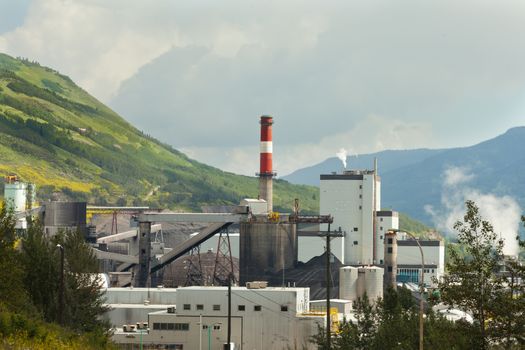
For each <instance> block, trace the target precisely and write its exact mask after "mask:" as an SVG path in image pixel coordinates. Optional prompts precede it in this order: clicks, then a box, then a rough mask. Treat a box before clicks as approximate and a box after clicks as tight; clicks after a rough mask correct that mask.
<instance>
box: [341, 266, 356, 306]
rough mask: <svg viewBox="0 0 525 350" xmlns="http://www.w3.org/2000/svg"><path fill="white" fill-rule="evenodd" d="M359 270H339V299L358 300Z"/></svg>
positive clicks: (353, 268)
mask: <svg viewBox="0 0 525 350" xmlns="http://www.w3.org/2000/svg"><path fill="white" fill-rule="evenodd" d="M357 277H358V268H357V267H353V266H343V267H341V268H340V269H339V298H340V299H346V300H356V299H357Z"/></svg>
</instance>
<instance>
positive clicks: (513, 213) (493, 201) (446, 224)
mask: <svg viewBox="0 0 525 350" xmlns="http://www.w3.org/2000/svg"><path fill="white" fill-rule="evenodd" d="M443 178H444V181H443V187H442V194H441V204H442V208H433V207H432V206H426V207H425V210H426V212H427V213H428V214H430V215H431V216H432V218H433V221H434V223H435V225H436V227H437V228H438V229H439V230H441V231H444V232H447V233H448V234H452V235H455V234H456V232H455V230H454V224H455V223H456V222H457V221H460V220H462V219H463V216H464V215H465V201H467V200H472V201H474V202H475V203H476V205H477V206H478V208H479V212H480V215H481V216H482V217H483V219H484V220H487V221H489V222H490V223H491V224H492V225H493V227H494V232H496V233H497V234H499V235H500V237H501V238H503V240H504V248H503V253H504V254H506V255H516V254H517V253H518V251H519V248H518V242H517V240H516V236H517V235H518V230H519V226H520V224H521V221H520V219H521V212H522V211H521V208H520V206H519V204H518V203H517V201H516V200H515V199H514V198H512V197H510V196H496V195H494V194H491V193H482V192H481V191H479V190H477V189H475V188H472V187H470V186H469V185H468V182H469V181H470V180H471V179H473V178H474V176H473V174H469V173H468V172H467V170H466V169H464V168H458V167H451V168H449V169H447V170H445V173H444V176H443Z"/></svg>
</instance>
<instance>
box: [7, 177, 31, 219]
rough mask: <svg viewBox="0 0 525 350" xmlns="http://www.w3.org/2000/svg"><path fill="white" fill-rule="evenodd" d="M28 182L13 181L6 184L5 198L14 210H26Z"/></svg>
mask: <svg viewBox="0 0 525 350" xmlns="http://www.w3.org/2000/svg"><path fill="white" fill-rule="evenodd" d="M26 197H27V184H26V183H23V182H18V181H16V182H12V183H6V184H5V185H4V198H5V201H6V203H7V205H8V206H9V208H12V209H13V211H14V212H15V213H16V212H21V211H24V210H26Z"/></svg>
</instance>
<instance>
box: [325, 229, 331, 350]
mask: <svg viewBox="0 0 525 350" xmlns="http://www.w3.org/2000/svg"><path fill="white" fill-rule="evenodd" d="M330 270H331V269H330V224H328V234H327V235H326V345H327V347H328V350H330V348H331V347H330V340H331V339H330V337H331V335H332V323H331V322H330V292H331V291H330V284H331V282H332V274H331V273H330V272H331V271H330Z"/></svg>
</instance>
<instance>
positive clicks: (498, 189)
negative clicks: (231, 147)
mask: <svg viewBox="0 0 525 350" xmlns="http://www.w3.org/2000/svg"><path fill="white" fill-rule="evenodd" d="M524 150H525V127H516V128H512V129H510V130H508V131H507V132H506V133H504V134H502V135H499V136H497V137H495V138H493V139H490V140H487V141H484V142H481V143H479V144H476V145H473V146H470V147H462V148H451V149H442V150H421V149H420V150H398V151H383V152H378V153H374V154H367V155H362V156H361V155H359V156H358V157H355V156H352V157H347V162H348V168H349V169H356V168H357V169H363V168H366V169H372V168H373V159H374V158H375V157H377V159H378V163H379V166H378V169H379V175H380V176H381V192H382V201H381V204H382V206H383V207H384V208H393V209H395V210H398V211H401V212H405V213H407V214H409V215H410V216H412V217H414V218H416V219H418V220H421V221H423V222H425V223H427V224H431V225H435V226H437V227H438V228H441V229H445V230H447V229H448V230H450V228H451V226H452V224H453V222H454V221H455V220H457V219H459V218H460V216H461V213H462V211H461V209H462V206H463V202H464V201H465V200H466V199H472V200H476V201H478V202H479V204H480V205H482V206H484V207H485V212H486V213H485V214H486V216H492V217H494V219H493V220H495V221H502V224H503V221H504V220H507V221H509V222H511V223H510V224H509V226H512V227H513V228H512V230H517V226H516V225H517V224H518V223H519V215H520V213H523V210H522V209H521V208H525V152H523V151H524ZM332 171H337V172H340V171H342V163H341V161H340V160H339V159H337V158H330V159H327V160H326V161H324V162H322V163H319V164H317V165H314V166H311V167H308V168H304V169H299V170H297V171H295V172H293V173H292V174H290V175H288V176H284V179H286V180H288V181H290V182H293V183H301V184H309V185H319V174H326V173H330V172H332ZM520 207H521V208H520ZM516 220H517V221H516ZM502 230H511V228H508V229H507V228H502Z"/></svg>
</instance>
